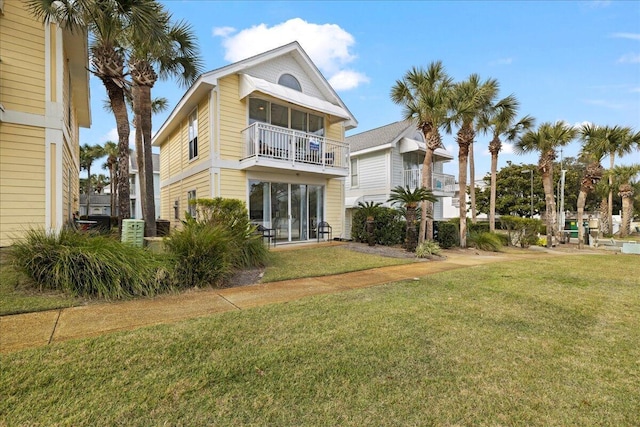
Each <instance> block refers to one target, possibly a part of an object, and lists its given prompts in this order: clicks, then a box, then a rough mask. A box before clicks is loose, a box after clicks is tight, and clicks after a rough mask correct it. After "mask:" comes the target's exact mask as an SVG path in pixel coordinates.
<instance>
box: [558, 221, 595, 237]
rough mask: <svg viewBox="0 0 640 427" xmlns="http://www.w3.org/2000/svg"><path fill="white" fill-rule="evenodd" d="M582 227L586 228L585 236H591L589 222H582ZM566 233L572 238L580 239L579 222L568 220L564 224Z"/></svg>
mask: <svg viewBox="0 0 640 427" xmlns="http://www.w3.org/2000/svg"><path fill="white" fill-rule="evenodd" d="M582 227H584V228H583V229H584V234H585V235H588V234H589V221H582ZM564 231H565V232H569V233H570V237H574V238H577V237H578V221H576V220H575V219H568V220H566V221H565V222H564Z"/></svg>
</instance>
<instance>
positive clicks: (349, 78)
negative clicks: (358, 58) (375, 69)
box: [329, 70, 369, 90]
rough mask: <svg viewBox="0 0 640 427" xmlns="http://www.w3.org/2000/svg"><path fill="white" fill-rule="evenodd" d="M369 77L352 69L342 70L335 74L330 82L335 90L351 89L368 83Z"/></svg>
mask: <svg viewBox="0 0 640 427" xmlns="http://www.w3.org/2000/svg"><path fill="white" fill-rule="evenodd" d="M368 82H369V77H367V76H365V75H364V74H362V73H358V72H357V71H352V70H342V71H338V72H337V73H336V74H334V75H333V76H332V77H331V78H330V79H329V83H330V84H331V86H332V87H333V88H334V89H335V90H349V89H353V88H355V87H358V85H359V84H360V83H368Z"/></svg>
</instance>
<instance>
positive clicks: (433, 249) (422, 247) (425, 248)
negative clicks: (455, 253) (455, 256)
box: [416, 240, 442, 258]
mask: <svg viewBox="0 0 640 427" xmlns="http://www.w3.org/2000/svg"><path fill="white" fill-rule="evenodd" d="M441 252H442V250H441V249H440V245H439V244H438V242H434V241H432V240H425V241H424V242H422V243H420V244H419V245H418V247H416V257H417V258H429V257H430V256H433V255H440V253H441Z"/></svg>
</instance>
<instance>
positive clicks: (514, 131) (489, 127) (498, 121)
mask: <svg viewBox="0 0 640 427" xmlns="http://www.w3.org/2000/svg"><path fill="white" fill-rule="evenodd" d="M519 106H520V102H519V101H518V100H517V99H516V97H515V96H514V95H509V96H507V97H506V98H503V99H501V100H500V101H498V102H497V103H496V104H494V105H493V106H492V107H491V109H489V111H487V113H486V114H483V115H482V116H481V117H480V120H479V124H478V129H479V130H480V131H482V132H484V133H489V132H491V133H492V135H493V138H492V139H491V141H490V142H489V152H490V153H491V188H490V191H491V192H490V196H489V231H491V232H492V233H493V232H494V231H495V229H496V189H497V176H498V155H499V153H500V151H501V150H502V141H501V140H500V136H504V137H505V138H506V140H507V141H515V140H516V138H517V137H518V136H519V135H520V134H521V133H522V132H524V131H526V130H528V129H530V128H531V127H532V126H533V124H534V122H535V119H534V118H533V117H531V116H528V115H527V116H524V117H522V118H521V119H520V120H518V121H517V122H516V121H515V120H516V116H517V112H518V107H519Z"/></svg>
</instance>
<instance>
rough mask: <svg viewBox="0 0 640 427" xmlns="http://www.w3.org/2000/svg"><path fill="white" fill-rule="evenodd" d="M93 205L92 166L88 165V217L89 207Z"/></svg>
mask: <svg viewBox="0 0 640 427" xmlns="http://www.w3.org/2000/svg"><path fill="white" fill-rule="evenodd" d="M90 204H91V164H88V165H87V213H86V214H87V216H89V205H90Z"/></svg>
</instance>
